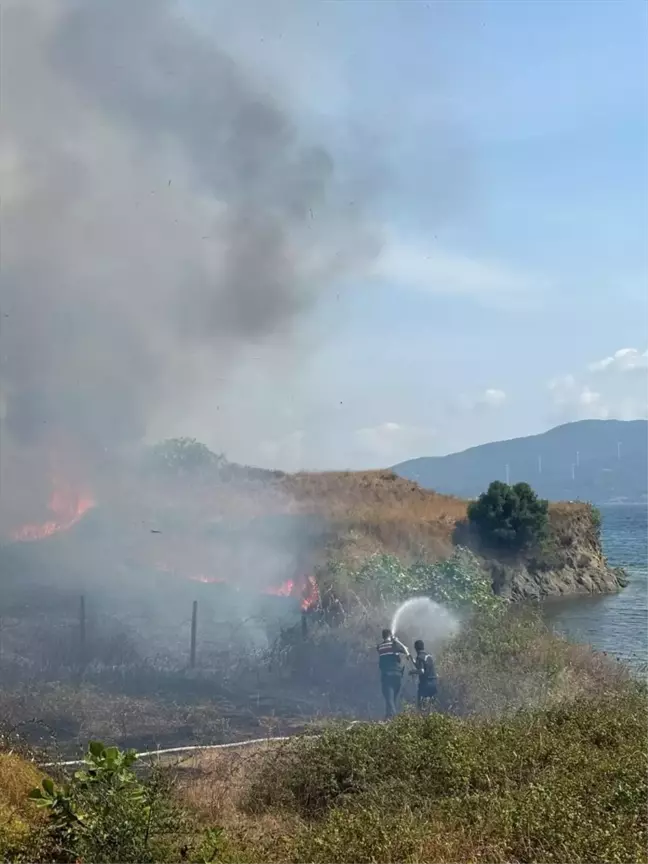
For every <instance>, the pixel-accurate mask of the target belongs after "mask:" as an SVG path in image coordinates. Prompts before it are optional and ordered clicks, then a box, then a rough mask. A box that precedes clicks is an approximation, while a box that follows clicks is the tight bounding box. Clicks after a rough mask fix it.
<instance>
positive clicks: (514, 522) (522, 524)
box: [468, 480, 549, 552]
mask: <svg viewBox="0 0 648 864" xmlns="http://www.w3.org/2000/svg"><path fill="white" fill-rule="evenodd" d="M468 525H469V526H470V527H471V528H472V530H474V531H475V532H476V534H477V536H478V537H479V540H480V541H481V543H482V545H483V546H484V547H485V548H487V549H491V550H505V551H510V552H522V551H525V550H529V549H532V548H538V547H540V546H542V544H543V542H544V540H545V538H546V536H547V532H548V525H549V503H548V502H547V501H545V500H543V499H540V498H538V496H537V495H536V493H535V492H534V491H533V489H532V488H531V487H530V486H529V484H528V483H516V484H515V485H514V486H509V485H508V484H506V483H501V482H500V481H499V480H498V481H495V482H494V483H491V484H490V486H489V487H488V491H487V492H484V493H483V494H482V495H480V496H479V498H478V499H477V501H471V502H470V504H469V505H468Z"/></svg>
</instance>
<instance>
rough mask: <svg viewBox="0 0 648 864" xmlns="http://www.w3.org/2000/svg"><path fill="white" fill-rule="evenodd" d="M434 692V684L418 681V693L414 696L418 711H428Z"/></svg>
mask: <svg viewBox="0 0 648 864" xmlns="http://www.w3.org/2000/svg"><path fill="white" fill-rule="evenodd" d="M436 692H437V688H436V682H432V681H429V682H428V681H419V685H418V693H417V694H416V704H417V707H418V710H419V711H423V710H427V711H428V712H429V711H430V709H431V708H432V703H433V701H434V697H435V696H436Z"/></svg>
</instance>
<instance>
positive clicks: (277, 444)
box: [259, 429, 305, 471]
mask: <svg viewBox="0 0 648 864" xmlns="http://www.w3.org/2000/svg"><path fill="white" fill-rule="evenodd" d="M304 437H305V436H304V432H303V430H301V429H295V430H294V431H293V432H289V433H288V434H287V435H284V436H283V437H281V438H277V439H273V440H265V441H261V443H260V444H259V455H260V456H261V462H262V463H263V464H265V465H270V466H272V467H279V466H280V467H281V468H282V470H284V471H299V470H300V469H301V468H303V467H304V462H303V457H304Z"/></svg>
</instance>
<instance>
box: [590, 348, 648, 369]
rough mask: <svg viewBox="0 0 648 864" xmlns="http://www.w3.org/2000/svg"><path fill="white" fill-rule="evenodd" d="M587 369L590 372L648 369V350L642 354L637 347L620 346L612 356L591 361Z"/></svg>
mask: <svg viewBox="0 0 648 864" xmlns="http://www.w3.org/2000/svg"><path fill="white" fill-rule="evenodd" d="M587 369H588V371H590V372H634V371H636V370H641V369H648V350H647V351H644V352H643V354H642V353H640V352H639V351H638V350H637V349H636V348H620V349H619V350H618V351H615V353H614V354H612V355H611V356H610V357H604V358H603V360H595V361H594V362H593V363H589V364H588V366H587Z"/></svg>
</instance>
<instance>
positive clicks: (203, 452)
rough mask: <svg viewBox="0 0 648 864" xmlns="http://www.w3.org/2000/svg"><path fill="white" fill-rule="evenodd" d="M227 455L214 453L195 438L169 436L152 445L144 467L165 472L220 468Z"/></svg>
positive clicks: (146, 454)
mask: <svg viewBox="0 0 648 864" xmlns="http://www.w3.org/2000/svg"><path fill="white" fill-rule="evenodd" d="M225 461H226V460H225V457H224V456H222V455H221V454H219V453H213V452H212V451H211V450H210V449H209V448H208V447H207V446H206V445H205V444H202V443H201V442H200V441H196V439H195V438H167V439H166V441H160V442H159V443H158V444H153V445H152V446H150V447H149V448H148V449H147V451H146V453H145V457H144V467H145V468H147V469H149V470H154V471H158V472H165V473H186V472H190V471H192V472H193V471H196V472H198V471H204V470H206V469H209V468H211V469H218V468H221V467H222V466H223V465H224V464H225Z"/></svg>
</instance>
